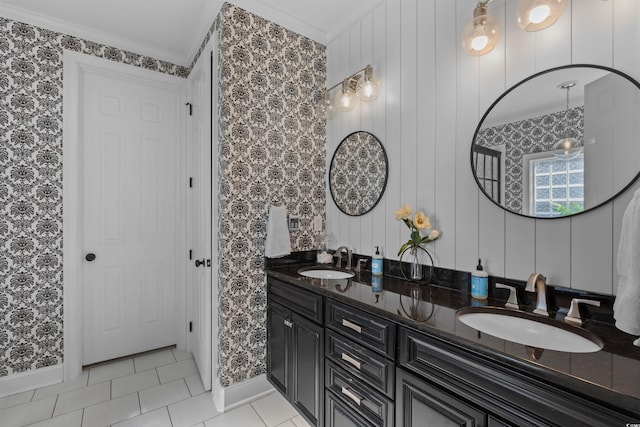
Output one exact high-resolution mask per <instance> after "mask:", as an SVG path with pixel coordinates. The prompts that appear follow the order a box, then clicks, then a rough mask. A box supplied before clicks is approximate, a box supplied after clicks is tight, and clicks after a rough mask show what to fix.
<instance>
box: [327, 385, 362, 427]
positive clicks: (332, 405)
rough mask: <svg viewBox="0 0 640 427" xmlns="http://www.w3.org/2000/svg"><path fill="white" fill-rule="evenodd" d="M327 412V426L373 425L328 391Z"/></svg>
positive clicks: (351, 426)
mask: <svg viewBox="0 0 640 427" xmlns="http://www.w3.org/2000/svg"><path fill="white" fill-rule="evenodd" d="M326 393H327V396H326V398H327V408H326V411H327V414H326V420H327V421H326V426H325V427H373V425H372V424H369V423H368V422H367V421H366V420H365V419H364V418H362V417H361V416H360V415H359V414H357V413H356V412H355V411H354V410H353V409H351V408H349V407H348V406H347V405H345V404H344V403H342V402H341V401H340V399H338V398H336V397H335V396H334V395H333V393H331V392H330V391H327V392H326Z"/></svg>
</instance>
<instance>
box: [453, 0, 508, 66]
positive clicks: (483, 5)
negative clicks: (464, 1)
mask: <svg viewBox="0 0 640 427" xmlns="http://www.w3.org/2000/svg"><path fill="white" fill-rule="evenodd" d="M487 3H488V1H480V2H478V4H477V5H476V7H475V9H474V10H473V19H471V20H470V21H469V22H468V23H467V25H466V26H465V27H464V30H463V31H462V34H461V37H460V38H461V41H462V48H463V49H464V50H465V51H466V52H467V53H468V54H469V55H472V56H480V55H484V54H487V53H489V52H491V51H492V50H493V48H494V47H495V46H496V44H497V43H498V41H499V40H500V32H501V31H500V25H499V23H498V20H497V19H496V18H495V17H494V16H491V15H489V14H488V7H487Z"/></svg>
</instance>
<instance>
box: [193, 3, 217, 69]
mask: <svg viewBox="0 0 640 427" xmlns="http://www.w3.org/2000/svg"><path fill="white" fill-rule="evenodd" d="M224 3H225V1H224V0H212V1H211V2H209V7H208V8H207V10H206V11H205V12H204V13H202V14H201V15H200V19H199V22H198V23H196V24H195V25H194V26H193V28H194V29H195V31H194V32H193V34H192V35H191V38H190V40H189V46H190V50H189V53H188V55H187V58H188V60H189V62H188V64H187V66H189V65H190V64H191V62H192V61H193V59H194V58H195V56H196V53H198V49H200V46H201V45H202V42H203V41H204V38H205V37H206V35H207V33H208V32H209V29H210V28H211V26H212V25H213V22H214V21H215V19H216V17H217V16H218V14H219V13H220V9H221V8H222V5H223V4H224Z"/></svg>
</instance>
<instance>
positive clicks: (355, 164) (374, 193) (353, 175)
mask: <svg viewBox="0 0 640 427" xmlns="http://www.w3.org/2000/svg"><path fill="white" fill-rule="evenodd" d="M388 169H389V166H388V162H387V154H386V153H385V151H384V147H383V146H382V143H381V142H380V141H379V140H378V138H376V137H375V136H374V135H372V134H370V133H369V132H364V131H358V132H353V133H352V134H350V135H348V136H347V137H346V138H344V139H343V140H342V142H340V145H338V148H336V151H335V153H333V158H332V159H331V166H330V167H329V189H330V190H331V196H332V197H333V201H334V202H335V203H336V205H337V206H338V209H340V210H341V211H342V212H344V213H346V214H347V215H352V216H353V215H356V216H357V215H363V214H365V213H367V212H369V211H370V210H371V209H373V208H374V207H375V205H376V204H377V203H378V201H380V198H381V197H382V194H383V193H384V189H385V186H386V185H387V175H388Z"/></svg>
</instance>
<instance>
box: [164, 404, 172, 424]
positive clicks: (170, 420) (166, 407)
mask: <svg viewBox="0 0 640 427" xmlns="http://www.w3.org/2000/svg"><path fill="white" fill-rule="evenodd" d="M164 408H165V409H166V410H167V414H169V422H170V423H171V427H173V420H172V419H171V411H170V410H169V405H167V406H165V407H164Z"/></svg>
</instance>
